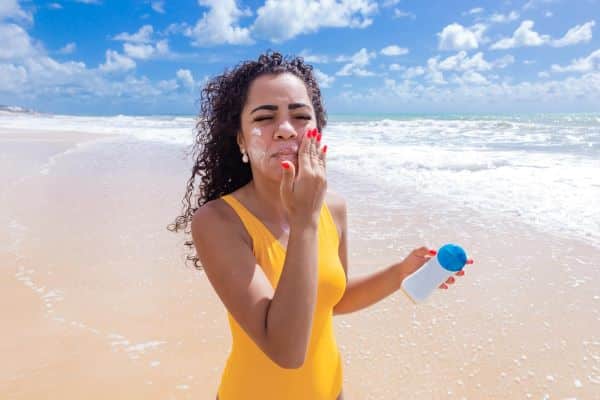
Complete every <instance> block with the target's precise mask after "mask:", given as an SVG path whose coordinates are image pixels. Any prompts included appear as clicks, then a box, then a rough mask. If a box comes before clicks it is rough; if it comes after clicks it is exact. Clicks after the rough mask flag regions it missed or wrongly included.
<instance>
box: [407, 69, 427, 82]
mask: <svg viewBox="0 0 600 400" xmlns="http://www.w3.org/2000/svg"><path fill="white" fill-rule="evenodd" d="M424 73H425V69H424V68H423V67H410V68H407V69H406V71H404V74H403V75H402V76H403V77H404V79H412V78H415V77H417V76H421V75H423V74H424Z"/></svg>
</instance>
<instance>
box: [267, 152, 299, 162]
mask: <svg viewBox="0 0 600 400" xmlns="http://www.w3.org/2000/svg"><path fill="white" fill-rule="evenodd" d="M273 158H275V159H277V160H279V161H285V160H287V161H296V159H297V158H298V154H297V153H288V152H285V153H277V154H275V155H274V156H273Z"/></svg>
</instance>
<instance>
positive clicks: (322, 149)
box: [317, 130, 327, 174]
mask: <svg viewBox="0 0 600 400" xmlns="http://www.w3.org/2000/svg"><path fill="white" fill-rule="evenodd" d="M322 138H323V134H322V133H321V132H319V131H318V130H317V164H318V165H319V166H320V167H321V172H322V173H323V174H324V173H325V154H326V152H327V146H325V145H323V142H321V139H322Z"/></svg>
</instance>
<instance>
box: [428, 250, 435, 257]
mask: <svg viewBox="0 0 600 400" xmlns="http://www.w3.org/2000/svg"><path fill="white" fill-rule="evenodd" d="M429 254H431V255H432V256H435V255H436V254H437V251H435V250H429Z"/></svg>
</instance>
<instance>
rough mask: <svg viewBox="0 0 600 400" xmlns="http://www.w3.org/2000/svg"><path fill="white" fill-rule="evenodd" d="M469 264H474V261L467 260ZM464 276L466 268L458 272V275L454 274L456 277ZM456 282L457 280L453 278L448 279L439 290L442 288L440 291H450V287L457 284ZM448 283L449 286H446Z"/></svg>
mask: <svg viewBox="0 0 600 400" xmlns="http://www.w3.org/2000/svg"><path fill="white" fill-rule="evenodd" d="M467 264H473V259H472V258H469V259H468V260H467ZM464 274H465V270H464V268H463V269H461V270H460V271H458V272H457V273H456V274H454V275H456V276H463V275H464ZM455 280H456V279H455V278H454V277H453V276H451V277H450V278H448V279H447V280H446V282H445V283H442V284H441V285H440V286H439V288H440V289H448V285H452V284H453V283H454V282H455ZM446 283H447V284H448V285H446Z"/></svg>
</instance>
